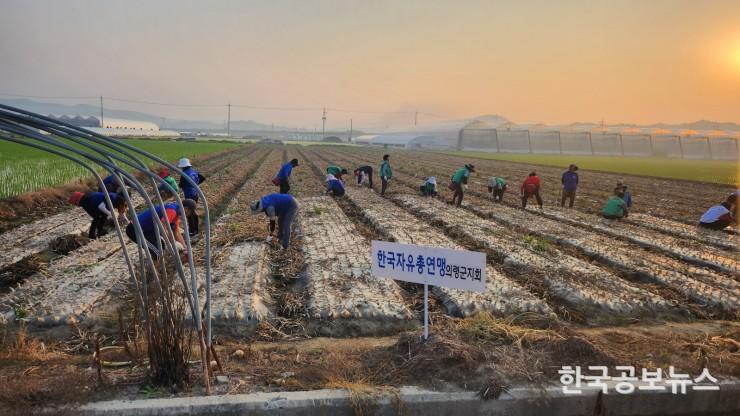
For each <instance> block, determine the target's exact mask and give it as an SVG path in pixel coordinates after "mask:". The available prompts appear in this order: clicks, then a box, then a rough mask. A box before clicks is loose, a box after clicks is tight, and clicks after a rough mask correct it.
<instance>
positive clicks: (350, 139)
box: [347, 119, 352, 143]
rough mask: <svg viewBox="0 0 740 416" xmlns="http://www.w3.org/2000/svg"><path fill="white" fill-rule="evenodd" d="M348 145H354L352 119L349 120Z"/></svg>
mask: <svg viewBox="0 0 740 416" xmlns="http://www.w3.org/2000/svg"><path fill="white" fill-rule="evenodd" d="M347 142H348V143H352V119H349V139H347Z"/></svg>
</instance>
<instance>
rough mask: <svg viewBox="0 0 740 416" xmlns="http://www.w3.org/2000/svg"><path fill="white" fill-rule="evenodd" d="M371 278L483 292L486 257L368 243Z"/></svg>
mask: <svg viewBox="0 0 740 416" xmlns="http://www.w3.org/2000/svg"><path fill="white" fill-rule="evenodd" d="M372 271H373V275H375V276H378V277H385V278H389V279H395V280H403V281H405V282H413V283H420V284H428V285H433V286H444V287H450V288H454V289H461V290H469V291H474V292H483V291H485V287H486V255H485V254H484V253H478V252H474V251H465V250H450V249H444V248H437V247H425V246H416V245H411V244H398V243H389V242H386V241H373V242H372Z"/></svg>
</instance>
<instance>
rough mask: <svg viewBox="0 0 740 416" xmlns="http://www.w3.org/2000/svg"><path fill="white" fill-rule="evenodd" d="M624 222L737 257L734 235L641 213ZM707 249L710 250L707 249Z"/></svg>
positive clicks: (634, 214)
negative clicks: (693, 241) (692, 241)
mask: <svg viewBox="0 0 740 416" xmlns="http://www.w3.org/2000/svg"><path fill="white" fill-rule="evenodd" d="M624 222H627V223H630V224H635V225H639V226H641V227H645V228H650V229H653V230H657V231H660V232H662V233H665V234H670V235H675V236H678V237H681V238H689V239H692V240H696V241H698V242H700V243H703V244H706V245H708V246H715V247H719V248H721V249H723V250H728V251H734V252H735V256H737V250H738V248H739V247H740V239H738V237H737V236H736V235H733V234H728V233H725V232H724V231H716V230H710V229H707V228H700V227H697V226H696V225H689V224H684V223H682V222H678V221H672V220H669V219H665V218H659V217H656V216H653V215H648V214H642V213H630V215H629V217H628V218H627V219H626V220H624ZM707 249H711V248H710V247H707Z"/></svg>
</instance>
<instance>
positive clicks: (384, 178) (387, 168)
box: [380, 155, 393, 195]
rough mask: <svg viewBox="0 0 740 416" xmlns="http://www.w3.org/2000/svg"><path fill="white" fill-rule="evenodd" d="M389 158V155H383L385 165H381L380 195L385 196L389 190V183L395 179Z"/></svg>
mask: <svg viewBox="0 0 740 416" xmlns="http://www.w3.org/2000/svg"><path fill="white" fill-rule="evenodd" d="M389 158H390V156H389V155H383V163H381V164H380V182H381V187H380V195H385V190H386V188H388V181H389V180H390V179H391V178H392V177H393V171H391V163H390V162H389V161H388V159H389Z"/></svg>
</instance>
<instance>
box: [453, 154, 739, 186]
mask: <svg viewBox="0 0 740 416" xmlns="http://www.w3.org/2000/svg"><path fill="white" fill-rule="evenodd" d="M448 153H449V154H453V155H455V156H470V157H476V158H480V159H493V160H505V161H510V162H519V163H530V164H533V165H544V166H557V167H562V168H564V169H565V168H566V167H567V166H568V165H569V164H571V163H575V164H576V165H578V167H579V168H580V169H588V170H599V171H603V172H613V173H622V174H631V175H641V176H655V177H660V178H671V179H688V180H694V181H702V182H712V183H721V184H726V185H736V184H737V183H738V164H737V163H736V162H734V161H720V160H684V159H661V158H648V157H613V156H568V155H532V154H512V153H488V152H448Z"/></svg>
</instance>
